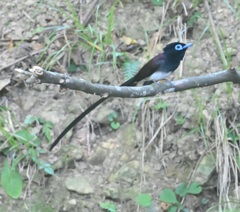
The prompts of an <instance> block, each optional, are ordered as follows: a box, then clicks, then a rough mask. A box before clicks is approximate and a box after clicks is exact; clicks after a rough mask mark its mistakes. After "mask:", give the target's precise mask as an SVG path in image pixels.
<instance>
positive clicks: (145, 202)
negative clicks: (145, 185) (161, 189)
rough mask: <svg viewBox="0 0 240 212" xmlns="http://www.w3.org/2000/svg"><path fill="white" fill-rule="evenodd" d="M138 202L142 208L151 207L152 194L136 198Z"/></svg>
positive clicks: (143, 194) (144, 194)
mask: <svg viewBox="0 0 240 212" xmlns="http://www.w3.org/2000/svg"><path fill="white" fill-rule="evenodd" d="M136 201H137V203H138V204H139V205H140V206H142V207H149V206H150V205H151V204H152V197H151V195H150V194H147V193H142V194H140V195H139V196H138V197H137V198H136Z"/></svg>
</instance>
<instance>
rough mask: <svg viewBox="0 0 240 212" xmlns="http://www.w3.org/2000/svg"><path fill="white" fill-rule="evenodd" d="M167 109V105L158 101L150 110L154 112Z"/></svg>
mask: <svg viewBox="0 0 240 212" xmlns="http://www.w3.org/2000/svg"><path fill="white" fill-rule="evenodd" d="M168 107H169V104H168V103H167V102H165V101H162V100H161V101H159V102H158V103H157V105H154V106H153V107H152V108H153V109H155V110H160V109H166V108H168Z"/></svg>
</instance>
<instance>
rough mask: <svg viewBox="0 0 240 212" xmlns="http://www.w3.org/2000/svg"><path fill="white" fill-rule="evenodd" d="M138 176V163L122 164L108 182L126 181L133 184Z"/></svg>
mask: <svg viewBox="0 0 240 212" xmlns="http://www.w3.org/2000/svg"><path fill="white" fill-rule="evenodd" d="M139 176H140V164H139V162H138V161H132V162H130V163H127V164H124V165H123V166H122V167H121V168H120V169H119V170H118V171H117V172H116V173H115V174H112V175H111V176H110V177H109V181H110V182H113V181H117V182H118V181H120V182H121V181H126V182H128V183H133V182H134V181H135V180H137V179H138V178H139Z"/></svg>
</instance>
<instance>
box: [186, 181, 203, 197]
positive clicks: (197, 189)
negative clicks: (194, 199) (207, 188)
mask: <svg viewBox="0 0 240 212" xmlns="http://www.w3.org/2000/svg"><path fill="white" fill-rule="evenodd" d="M201 191H202V186H200V185H199V183H197V182H192V183H191V184H190V186H189V188H188V193H189V194H199V193H201Z"/></svg>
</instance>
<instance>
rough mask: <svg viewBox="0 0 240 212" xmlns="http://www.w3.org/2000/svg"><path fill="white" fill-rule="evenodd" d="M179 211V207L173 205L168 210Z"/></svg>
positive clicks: (169, 211)
mask: <svg viewBox="0 0 240 212" xmlns="http://www.w3.org/2000/svg"><path fill="white" fill-rule="evenodd" d="M177 210H178V207H177V206H176V205H171V206H169V208H168V210H167V211H168V212H176V211H177Z"/></svg>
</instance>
